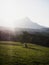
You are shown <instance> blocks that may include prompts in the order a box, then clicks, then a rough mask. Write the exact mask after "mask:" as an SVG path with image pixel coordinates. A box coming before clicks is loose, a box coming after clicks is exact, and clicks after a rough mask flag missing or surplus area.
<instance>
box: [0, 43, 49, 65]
mask: <svg viewBox="0 0 49 65" xmlns="http://www.w3.org/2000/svg"><path fill="white" fill-rule="evenodd" d="M0 43H8V42H0ZM10 43H11V44H10ZM10 43H9V44H10V45H6V44H5V45H3V44H0V65H49V48H47V47H42V46H39V45H35V44H27V45H28V48H24V47H23V44H21V43H20V42H10ZM13 44H15V45H13Z"/></svg>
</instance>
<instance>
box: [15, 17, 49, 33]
mask: <svg viewBox="0 0 49 65" xmlns="http://www.w3.org/2000/svg"><path fill="white" fill-rule="evenodd" d="M15 31H19V32H20V31H27V32H30V33H33V32H45V33H49V28H46V27H44V26H41V25H39V24H37V23H34V22H32V21H31V20H30V19H29V18H27V17H26V18H24V19H21V20H17V21H16V22H15Z"/></svg>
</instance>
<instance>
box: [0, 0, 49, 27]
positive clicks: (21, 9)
mask: <svg viewBox="0 0 49 65" xmlns="http://www.w3.org/2000/svg"><path fill="white" fill-rule="evenodd" d="M25 17H29V18H30V19H31V20H32V21H33V22H36V23H38V24H40V25H43V26H47V27H49V0H0V26H7V27H14V22H13V21H16V20H17V19H22V18H25Z"/></svg>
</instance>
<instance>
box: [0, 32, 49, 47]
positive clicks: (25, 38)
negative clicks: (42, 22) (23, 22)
mask: <svg viewBox="0 0 49 65" xmlns="http://www.w3.org/2000/svg"><path fill="white" fill-rule="evenodd" d="M0 41H17V42H21V43H32V44H38V45H43V46H47V47H49V34H48V35H47V34H45V35H44V34H43V33H38V32H36V33H32V34H31V33H28V32H26V31H24V32H23V33H22V34H19V35H16V34H15V36H14V35H11V34H7V33H3V32H2V31H0Z"/></svg>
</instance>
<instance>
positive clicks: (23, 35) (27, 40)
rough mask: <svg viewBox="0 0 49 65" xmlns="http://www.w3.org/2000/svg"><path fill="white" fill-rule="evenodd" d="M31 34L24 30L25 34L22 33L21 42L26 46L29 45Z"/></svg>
mask: <svg viewBox="0 0 49 65" xmlns="http://www.w3.org/2000/svg"><path fill="white" fill-rule="evenodd" d="M29 39H30V36H29V33H28V32H26V31H24V32H23V34H22V35H21V43H23V44H24V47H26V48H27V47H28V46H27V43H28V42H29Z"/></svg>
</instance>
